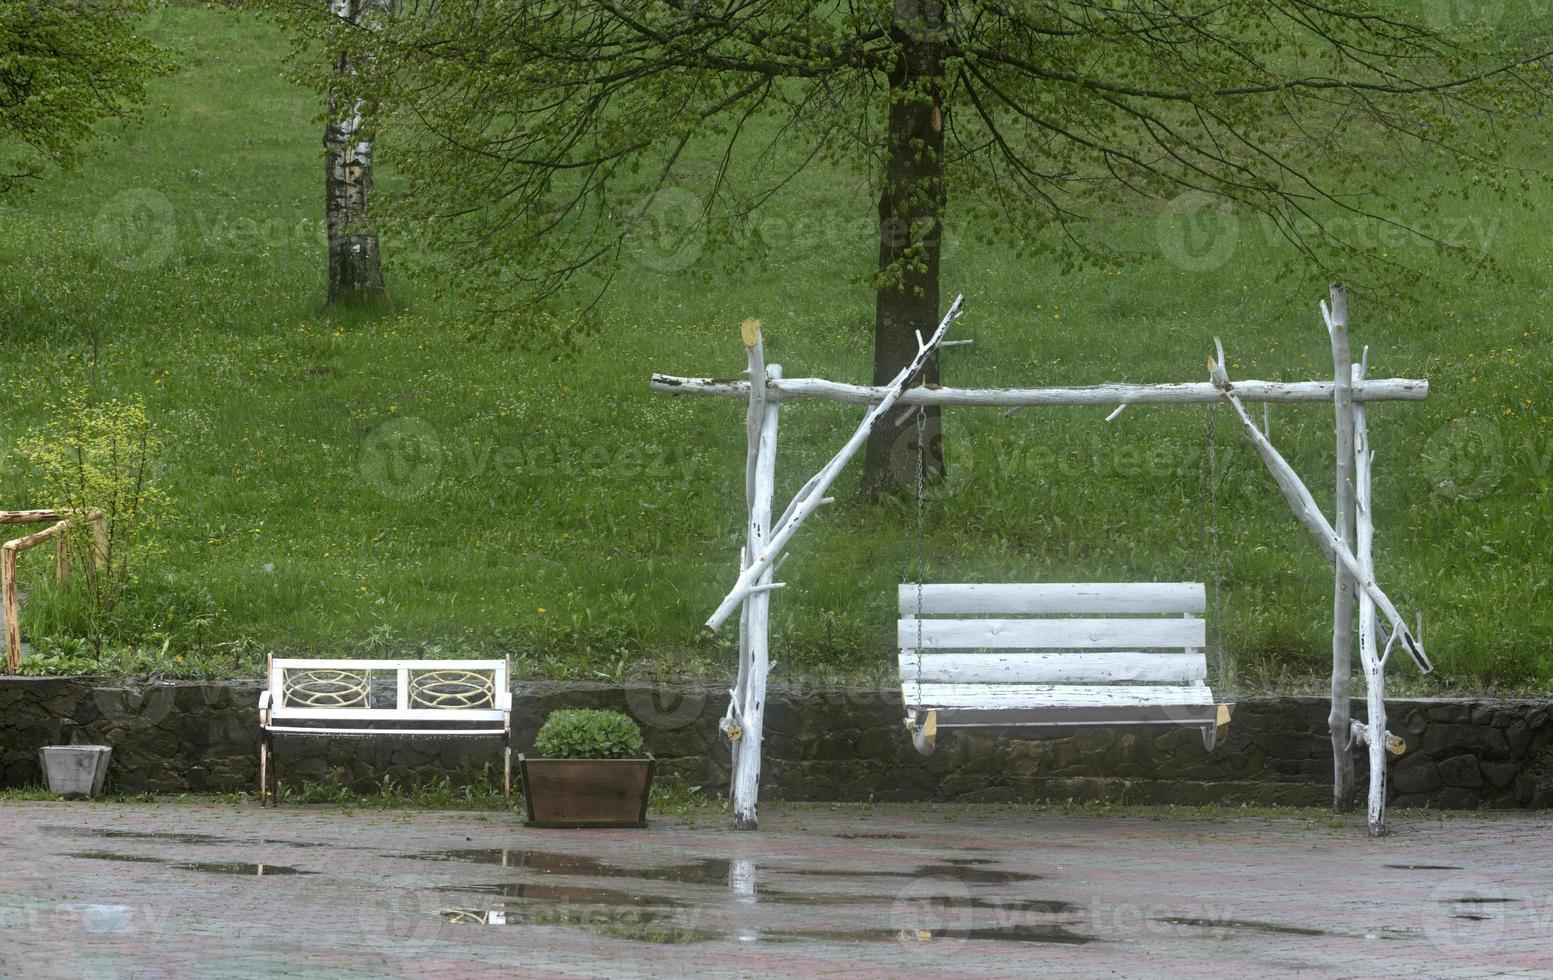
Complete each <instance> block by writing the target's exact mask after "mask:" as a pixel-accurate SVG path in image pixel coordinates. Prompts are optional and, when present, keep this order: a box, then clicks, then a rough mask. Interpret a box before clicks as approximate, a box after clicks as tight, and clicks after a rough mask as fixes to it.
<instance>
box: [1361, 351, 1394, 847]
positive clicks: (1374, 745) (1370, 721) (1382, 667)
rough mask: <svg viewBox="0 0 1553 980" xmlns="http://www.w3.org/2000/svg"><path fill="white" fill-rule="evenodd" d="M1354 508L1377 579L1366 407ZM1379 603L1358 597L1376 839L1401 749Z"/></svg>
mask: <svg viewBox="0 0 1553 980" xmlns="http://www.w3.org/2000/svg"><path fill="white" fill-rule="evenodd" d="M1352 371H1353V377H1354V380H1355V381H1358V380H1360V379H1362V378H1363V377H1364V368H1363V367H1362V366H1361V365H1358V364H1355V365H1354V366H1353V368H1352ZM1353 451H1354V504H1355V517H1356V518H1357V527H1356V535H1355V537H1356V539H1357V540H1356V544H1357V546H1358V555H1357V557H1358V559H1359V565H1360V567H1361V568H1362V569H1363V570H1364V573H1365V575H1366V576H1367V577H1369V578H1374V577H1375V515H1374V513H1373V512H1372V510H1371V499H1372V498H1371V495H1370V474H1371V465H1372V462H1373V460H1374V458H1375V454H1374V453H1373V452H1371V450H1370V430H1369V421H1368V419H1367V418H1366V417H1365V409H1364V406H1363V405H1355V406H1354V412H1353ZM1375 629H1376V621H1375V601H1374V600H1373V599H1371V598H1370V597H1369V596H1368V595H1366V594H1365V593H1363V592H1360V593H1359V661H1360V663H1361V664H1362V665H1363V667H1364V682H1365V690H1364V697H1365V706H1366V714H1365V721H1366V725H1365V726H1364V727H1365V729H1366V731H1365V736H1366V737H1365V738H1364V739H1363V740H1362V741H1363V744H1364V745H1365V746H1366V747H1367V748H1368V749H1369V758H1370V779H1369V812H1368V822H1369V827H1370V836H1371V837H1381V836H1384V835H1385V833H1386V752H1387V750H1388V749H1390V748H1392V747H1393V746H1395V745H1397V744H1398V743H1397V742H1395V740H1393V739H1392V738H1391V736H1390V735H1389V734H1388V733H1387V731H1386V662H1385V661H1384V660H1383V659H1382V658H1381V655H1380V652H1379V650H1378V649H1377V644H1376V640H1375Z"/></svg>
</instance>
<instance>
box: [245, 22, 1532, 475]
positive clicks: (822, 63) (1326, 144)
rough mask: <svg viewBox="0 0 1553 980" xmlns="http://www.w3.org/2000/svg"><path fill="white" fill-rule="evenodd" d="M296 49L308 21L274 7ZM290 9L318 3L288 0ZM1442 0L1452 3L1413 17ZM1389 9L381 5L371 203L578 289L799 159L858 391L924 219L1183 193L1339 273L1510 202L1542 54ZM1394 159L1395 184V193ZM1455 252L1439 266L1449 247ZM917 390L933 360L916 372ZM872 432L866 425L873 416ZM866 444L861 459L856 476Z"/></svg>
mask: <svg viewBox="0 0 1553 980" xmlns="http://www.w3.org/2000/svg"><path fill="white" fill-rule="evenodd" d="M276 2H278V3H281V4H282V5H283V6H285V7H288V8H290V9H291V10H292V11H293V14H294V18H293V20H294V23H296V24H297V25H299V26H301V27H302V28H303V35H304V36H314V37H317V36H322V35H325V34H326V32H328V31H333V30H336V28H335V27H331V26H330V25H328V24H327V23H325V22H324V21H321V20H320V18H319V16H318V13H317V10H316V9H313V10H303V8H301V7H299V6H298V5H297V4H298V0H276ZM311 6H312V7H315V8H316V7H317V6H318V5H316V4H315V5H311ZM1437 6H1441V9H1442V10H1447V11H1448V10H1450V9H1454V6H1453V5H1437ZM1431 12H1435V11H1433V8H1431V7H1430V6H1429V5H1422V7H1421V6H1420V5H1419V4H1417V3H1405V4H1404V3H1401V2H1391V0H1157V2H1148V3H1114V2H1110V0H1034V2H1021V3H1011V2H1008V0H946V2H933V0H818V2H816V0H717V2H713V0H564V2H562V0H498V2H493V0H400V2H399V4H398V5H397V11H396V14H395V16H394V17H393V18H392V19H391V20H390V21H388V22H387V23H386V24H385V26H384V27H383V29H382V30H381V31H379V32H374V36H373V37H372V38H370V39H365V40H364V41H363V42H362V43H365V44H369V45H371V46H372V48H373V51H374V55H373V57H372V59H371V64H372V66H373V67H372V74H373V75H374V77H373V78H372V79H371V80H370V83H369V88H370V92H371V96H370V97H371V98H372V99H373V100H374V101H376V102H377V103H378V104H379V106H380V108H381V109H382V111H383V115H382V116H381V118H382V119H383V120H384V122H383V125H384V126H385V127H387V126H394V127H396V128H397V130H398V131H397V132H396V133H394V134H393V136H392V137H391V139H390V142H391V143H394V144H396V145H397V147H398V156H397V161H398V166H399V169H400V171H401V172H402V173H403V174H404V175H405V176H406V177H407V178H408V186H407V188H406V193H405V194H404V195H403V197H402V198H401V199H400V200H401V209H400V213H401V214H402V215H409V216H413V217H417V218H425V219H435V220H434V221H432V222H431V223H430V225H429V226H430V227H432V228H433V229H434V233H435V236H436V238H437V239H438V240H440V241H443V242H445V243H447V244H450V245H455V246H457V247H459V248H460V249H461V254H462V255H463V256H465V258H466V259H472V260H473V264H475V265H477V266H480V267H483V268H485V269H487V270H489V271H492V272H493V273H494V274H495V276H496V278H497V280H498V282H499V283H500V284H501V287H502V288H504V289H508V290H511V289H515V288H524V289H529V290H536V291H538V292H540V293H549V292H553V291H554V290H556V289H558V288H560V287H561V286H562V285H564V284H566V283H568V282H574V281H576V280H577V279H578V278H579V274H580V273H584V272H587V273H588V274H589V275H593V274H597V277H598V278H597V279H596V280H595V281H597V282H607V281H608V279H609V276H610V272H611V270H612V269H613V266H614V263H613V260H614V259H615V258H616V257H618V256H619V254H620V253H621V251H622V249H624V248H626V247H627V245H628V243H629V241H630V239H631V236H632V234H633V232H634V231H635V230H636V229H639V228H640V227H641V226H642V225H643V224H644V223H647V222H657V221H662V220H663V215H662V211H663V208H664V206H665V202H666V201H672V202H675V204H676V206H677V207H679V208H680V209H681V210H682V211H683V212H684V213H685V215H686V217H685V219H684V220H685V221H686V222H688V223H690V224H694V225H695V226H696V232H697V234H698V235H702V236H705V237H706V238H707V239H708V240H710V241H712V242H717V241H725V242H726V241H732V240H734V239H735V238H736V237H737V235H738V232H739V230H740V228H741V227H742V225H743V224H744V223H745V222H746V221H747V220H748V219H749V217H750V216H751V215H752V214H753V213H754V212H756V211H757V210H758V209H759V208H760V207H761V206H762V205H763V204H764V203H765V202H767V201H768V200H770V199H771V198H772V197H773V196H774V195H778V194H781V193H782V192H783V190H784V189H785V188H786V187H787V186H788V185H789V184H790V183H791V182H792V181H793V180H794V178H795V177H796V176H797V175H798V174H799V173H801V172H803V171H804V170H806V169H807V168H811V167H813V166H814V165H815V164H816V163H817V162H821V161H823V162H825V163H827V164H834V165H837V166H841V167H845V168H849V169H851V170H854V171H860V172H861V173H862V174H864V175H865V176H866V177H867V179H868V181H869V186H870V188H871V193H872V195H873V197H874V198H875V199H876V200H877V201H878V203H879V256H878V265H877V274H876V282H875V287H876V289H877V313H876V322H875V361H876V363H875V377H876V378H880V379H882V378H887V377H889V376H890V375H891V374H893V373H894V372H895V371H896V370H898V369H899V368H900V367H901V366H902V365H903V364H905V363H906V362H907V361H909V359H910V355H911V354H912V353H914V345H915V342H914V340H912V339H911V338H912V336H913V332H914V331H915V330H917V329H924V330H925V329H926V328H928V327H930V326H931V325H932V323H933V322H934V321H936V318H937V314H938V310H939V307H940V303H939V298H938V265H939V252H940V247H941V237H942V236H941V229H942V222H943V220H944V217H945V215H946V213H947V214H952V215H953V216H954V217H955V218H956V220H957V221H959V222H960V223H961V224H963V225H965V226H967V227H969V228H970V229H972V230H975V229H978V228H979V229H982V230H984V231H989V232H990V231H991V230H992V229H996V230H997V234H998V237H999V240H1000V241H1003V242H1007V243H1008V245H1009V247H1011V248H1013V247H1018V248H1031V247H1035V248H1043V249H1050V250H1053V251H1055V252H1056V253H1058V254H1059V255H1060V256H1061V258H1062V259H1063V260H1064V261H1067V262H1074V261H1086V260H1091V259H1096V258H1101V259H1103V258H1108V257H1111V258H1114V257H1118V256H1120V255H1121V254H1122V253H1123V252H1125V249H1124V248H1122V247H1121V246H1118V245H1116V244H1115V243H1114V242H1110V241H1108V240H1106V239H1105V238H1104V236H1103V235H1100V234H1096V233H1095V229H1096V228H1097V227H1098V225H1097V223H1096V220H1095V219H1097V218H1104V217H1106V216H1108V215H1109V214H1111V213H1114V211H1115V209H1117V208H1125V207H1136V206H1137V205H1138V204H1139V203H1140V202H1141V203H1145V204H1147V203H1148V202H1158V203H1157V204H1156V205H1154V206H1156V207H1157V206H1158V205H1159V204H1163V203H1165V202H1170V201H1173V200H1177V199H1179V198H1180V196H1181V195H1183V194H1194V195H1202V196H1204V197H1205V199H1207V200H1217V201H1220V202H1224V203H1225V204H1226V205H1227V206H1230V207H1233V208H1235V209H1237V210H1241V211H1247V212H1254V213H1256V214H1259V215H1261V216H1262V218H1263V220H1265V221H1266V222H1268V223H1270V224H1271V225H1272V226H1273V227H1275V228H1276V229H1277V230H1278V231H1279V232H1280V233H1281V234H1282V235H1283V236H1284V237H1285V238H1287V239H1288V240H1289V241H1290V242H1292V243H1293V244H1294V245H1295V246H1296V247H1297V250H1298V254H1300V255H1302V256H1304V257H1306V258H1308V259H1310V260H1312V261H1316V262H1321V263H1323V264H1325V265H1327V266H1329V267H1331V268H1333V269H1337V270H1340V271H1341V272H1342V273H1343V274H1344V275H1345V276H1349V277H1354V276H1358V275H1361V274H1362V273H1363V271H1365V270H1368V271H1376V270H1380V271H1382V272H1384V269H1385V267H1386V265H1387V264H1388V263H1389V262H1391V261H1394V260H1393V259H1392V258H1390V257H1389V256H1388V255H1387V253H1386V251H1385V249H1384V248H1383V247H1382V246H1381V245H1379V244H1377V243H1376V242H1375V241H1373V240H1368V241H1367V240H1356V239H1355V238H1354V237H1353V236H1345V235H1344V234H1343V232H1342V229H1343V228H1344V227H1347V226H1345V224H1344V219H1349V220H1351V219H1353V218H1356V217H1362V218H1363V219H1364V220H1366V221H1373V222H1379V223H1382V224H1386V225H1394V226H1397V227H1399V228H1408V229H1412V230H1414V231H1419V232H1420V233H1422V234H1423V235H1424V237H1428V238H1431V240H1433V241H1434V242H1435V244H1436V245H1438V246H1439V247H1440V248H1442V249H1444V250H1447V251H1463V250H1462V249H1461V246H1459V245H1458V244H1454V243H1452V242H1450V241H1447V240H1445V239H1444V238H1443V237H1441V236H1437V235H1436V236H1430V235H1429V234H1428V232H1427V230H1426V229H1423V228H1422V227H1421V223H1420V222H1419V220H1418V219H1419V217H1420V215H1422V214H1424V213H1426V211H1427V209H1428V208H1429V207H1430V206H1431V202H1432V199H1433V198H1436V197H1438V196H1440V195H1442V194H1447V193H1453V192H1458V191H1462V190H1464V189H1466V188H1470V187H1481V188H1486V189H1488V190H1491V191H1495V192H1499V193H1514V192H1515V191H1516V190H1517V188H1518V187H1520V186H1521V185H1522V183H1523V182H1524V181H1525V180H1527V179H1529V177H1530V176H1531V171H1529V170H1527V169H1525V168H1524V167H1522V166H1520V165H1519V164H1518V163H1517V162H1516V161H1514V160H1512V159H1511V158H1510V157H1508V156H1507V155H1506V151H1507V148H1508V145H1509V144H1508V142H1507V139H1506V137H1507V130H1506V128H1505V127H1507V126H1517V127H1524V126H1529V125H1541V123H1540V119H1541V118H1542V117H1543V116H1544V115H1545V113H1544V112H1543V111H1542V110H1543V108H1544V107H1545V104H1546V100H1547V97H1548V94H1549V75H1548V61H1547V59H1546V57H1545V53H1544V52H1543V51H1542V50H1540V49H1539V48H1537V47H1536V46H1535V45H1534V44H1533V43H1532V42H1531V41H1527V40H1525V39H1522V38H1519V37H1515V36H1513V35H1512V33H1511V32H1501V33H1496V32H1495V30H1493V29H1492V28H1493V25H1491V24H1482V23H1465V24H1453V23H1451V22H1449V19H1448V18H1446V17H1432V18H1431V17H1430V16H1428V15H1429V14H1430V13H1431ZM1404 167H1406V168H1412V169H1413V170H1415V171H1416V173H1417V174H1418V175H1420V179H1418V180H1414V181H1411V182H1398V181H1397V180H1396V176H1397V171H1398V170H1399V169H1401V168H1404ZM1464 257H1465V256H1464ZM936 378H937V374H936V366H932V367H930V368H929V370H928V372H927V376H926V377H925V379H924V380H927V381H934V380H936ZM881 428H883V429H891V428H892V427H891V426H888V425H887V426H883V427H881ZM886 452H887V449H886V448H885V447H882V446H880V447H874V446H871V447H870V453H869V457H868V469H869V472H870V473H872V474H873V478H874V479H877V478H878V476H879V474H881V473H882V472H883V467H884V465H885V455H884V454H885V453H886Z"/></svg>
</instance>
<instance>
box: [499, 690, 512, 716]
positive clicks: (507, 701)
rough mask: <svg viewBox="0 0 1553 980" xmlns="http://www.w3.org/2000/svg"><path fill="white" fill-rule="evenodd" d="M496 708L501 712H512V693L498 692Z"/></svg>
mask: <svg viewBox="0 0 1553 980" xmlns="http://www.w3.org/2000/svg"><path fill="white" fill-rule="evenodd" d="M496 708H497V710H499V711H511V710H512V692H511V691H497V692H496Z"/></svg>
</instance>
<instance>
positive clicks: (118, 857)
mask: <svg viewBox="0 0 1553 980" xmlns="http://www.w3.org/2000/svg"><path fill="white" fill-rule="evenodd" d="M65 857H73V858H89V859H91V860H93V861H133V862H138V863H141V864H166V863H167V861H166V860H165V859H163V858H159V857H151V856H150V855H146V854H117V853H115V852H113V851H70V852H68V853H66V854H65Z"/></svg>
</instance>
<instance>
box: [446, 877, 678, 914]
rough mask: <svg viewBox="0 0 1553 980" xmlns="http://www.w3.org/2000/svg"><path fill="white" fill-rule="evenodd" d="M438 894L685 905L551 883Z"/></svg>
mask: <svg viewBox="0 0 1553 980" xmlns="http://www.w3.org/2000/svg"><path fill="white" fill-rule="evenodd" d="M438 891H445V892H469V893H473V894H477V895H496V896H499V897H501V898H515V899H520V900H523V901H531V902H561V903H572V904H576V905H613V906H645V907H651V908H680V907H681V906H683V905H684V904H685V903H684V902H682V901H680V900H679V899H677V898H670V897H668V896H667V895H644V894H641V893H639V892H625V891H617V890H616V889H613V888H589V887H587V886H586V885H555V884H550V883H549V882H528V881H525V882H512V883H503V884H490V885H447V886H444V887H442V888H439V889H438Z"/></svg>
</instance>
